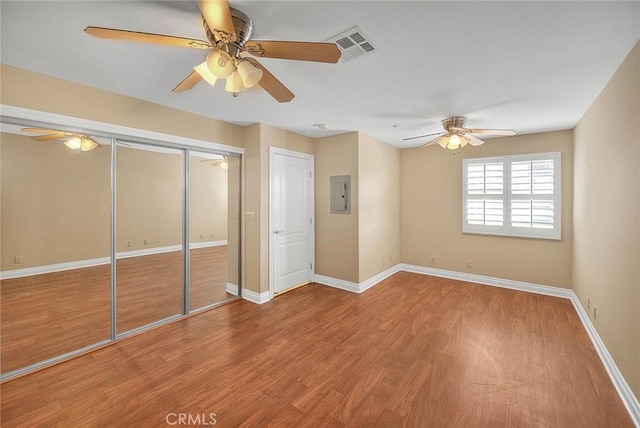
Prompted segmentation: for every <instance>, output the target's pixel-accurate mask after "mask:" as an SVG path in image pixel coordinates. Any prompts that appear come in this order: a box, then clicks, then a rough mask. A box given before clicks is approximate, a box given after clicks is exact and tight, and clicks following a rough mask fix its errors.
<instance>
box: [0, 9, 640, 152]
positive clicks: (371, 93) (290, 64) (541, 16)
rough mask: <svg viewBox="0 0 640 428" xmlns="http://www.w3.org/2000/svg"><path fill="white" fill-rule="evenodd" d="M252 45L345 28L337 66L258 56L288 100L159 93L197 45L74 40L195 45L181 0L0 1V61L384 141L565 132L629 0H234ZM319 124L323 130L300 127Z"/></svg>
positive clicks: (192, 23) (598, 72)
mask: <svg viewBox="0 0 640 428" xmlns="http://www.w3.org/2000/svg"><path fill="white" fill-rule="evenodd" d="M230 4H231V5H232V6H233V7H236V8H237V9H239V10H241V11H243V12H244V13H246V14H247V15H249V16H250V17H251V18H252V19H253V22H254V33H253V37H252V38H253V39H263V40H300V41H325V40H328V39H329V38H331V37H333V36H335V35H337V34H340V33H342V32H344V31H346V30H348V29H350V28H352V27H354V26H356V25H358V26H359V27H360V28H361V29H362V31H363V32H364V33H365V34H366V35H367V36H368V38H369V39H370V40H371V42H372V43H373V45H374V46H375V48H376V52H375V53H373V54H370V55H367V56H363V57H361V58H358V59H356V60H353V61H351V62H348V63H342V62H339V63H338V64H321V63H308V62H300V61H287V60H277V59H261V60H260V62H261V63H262V64H263V65H264V66H265V67H267V68H268V69H269V70H270V71H271V72H272V73H273V74H274V75H275V76H276V77H277V78H278V79H279V80H280V81H282V82H283V83H284V84H285V85H287V87H288V88H289V89H291V90H292V91H293V92H294V93H295V94H296V98H294V100H293V101H292V102H290V103H288V104H279V103H277V102H276V101H275V100H273V99H272V98H271V97H270V96H269V95H268V94H267V93H266V92H264V91H263V90H261V89H260V88H258V87H256V88H253V89H251V90H249V91H247V92H243V93H241V94H240V96H239V97H238V98H233V97H232V96H231V95H230V94H228V93H226V92H224V90H223V87H222V85H217V86H216V87H210V86H208V85H207V84H206V83H204V82H201V83H200V84H198V85H197V86H196V87H195V88H194V89H192V90H191V91H188V92H185V93H182V94H174V93H172V92H171V89H172V88H173V87H174V86H175V85H176V84H177V83H179V82H180V81H181V80H182V79H183V78H184V77H186V76H187V75H188V74H189V73H190V72H191V71H192V69H191V68H192V67H193V66H194V65H197V64H199V63H200V62H202V61H203V60H204V58H205V56H206V53H207V51H203V50H198V49H183V48H176V47H164V46H155V45H149V44H138V43H131V42H122V41H115V40H105V39H98V38H94V37H91V36H88V35H87V34H85V33H84V32H83V29H84V28H85V27H86V26H88V25H92V26H101V27H112V28H120V29H128V30H134V31H142V32H150V33H162V34H169V35H175V36H183V37H192V38H198V39H206V37H205V35H204V31H203V30H202V24H201V22H202V21H201V17H200V15H199V11H198V7H197V4H196V3H195V2H191V1H142V2H133V1H47V2H33V1H7V0H2V1H1V2H0V15H1V27H0V30H1V50H0V58H1V61H2V63H5V64H9V65H12V66H16V67H20V68H25V69H28V70H33V71H36V72H40V73H44V74H47V75H51V76H55V77H59V78H62V79H67V80H71V81H74V82H79V83H83V84H86V85H90V86H93V87H96V88H101V89H106V90H109V91H113V92H117V93H121V94H126V95H129V96H133V97H136V98H141V99H144V100H148V101H151V102H154V103H158V104H163V105H166V106H170V107H174V108H178V109H181V110H186V111H190V112H193V113H197V114H200V115H204V116H209V117H213V118H216V119H221V120H225V121H229V122H233V123H238V124H250V123H255V122H263V123H267V124H271V125H274V126H277V127H279V128H283V129H288V130H292V131H295V132H299V133H301V134H304V135H309V136H312V137H320V136H326V135H333V134H338V133H342V132H346V131H355V130H359V131H363V132H365V133H367V134H369V135H371V136H373V137H376V138H378V139H380V140H382V141H384V142H386V143H389V144H392V145H394V146H397V147H411V146H417V145H420V144H422V142H421V140H413V141H410V142H403V141H402V139H403V138H407V137H411V136H415V135H420V134H426V133H430V132H438V131H440V130H441V125H440V121H441V120H442V119H443V118H445V117H447V116H452V115H462V116H467V117H468V119H469V120H468V123H467V124H468V126H470V127H474V128H483V127H484V128H487V127H490V128H511V129H514V130H516V131H517V132H518V133H521V134H524V133H534V132H543V131H550V130H559V129H568V128H572V127H573V126H574V125H575V124H576V122H577V121H578V120H579V119H580V118H581V117H582V115H583V114H584V112H585V111H586V109H587V108H588V107H589V105H590V104H591V103H592V102H593V100H594V99H595V98H596V96H597V95H598V94H599V93H600V91H601V90H602V88H603V87H604V85H605V84H606V83H607V82H608V81H609V79H610V78H611V76H612V75H613V73H614V72H615V70H616V69H617V68H618V66H619V65H620V63H621V62H622V61H623V59H624V58H625V56H626V55H627V54H628V53H629V51H630V50H631V48H632V47H633V46H634V45H635V43H636V42H637V41H638V39H639V38H640V2H637V1H635V2H612V1H605V2H569V1H559V2H538V1H533V2H516V1H503V2H484V1H482V2H428V1H335V2H333V1H331V2H330V1H284V2H271V1H234V0H231V1H230ZM321 123H322V124H326V125H327V128H328V129H326V130H321V129H318V128H317V127H315V126H313V125H314V124H321Z"/></svg>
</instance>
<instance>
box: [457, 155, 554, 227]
mask: <svg viewBox="0 0 640 428" xmlns="http://www.w3.org/2000/svg"><path fill="white" fill-rule="evenodd" d="M462 170H463V177H462V181H463V189H462V194H463V201H462V207H463V213H462V231H463V232H464V233H480V234H489V235H505V236H521V237H529V238H545V239H560V236H561V233H560V153H559V152H554V153H538V154H531V155H517V156H502V157H496V158H477V159H464V160H463V168H462Z"/></svg>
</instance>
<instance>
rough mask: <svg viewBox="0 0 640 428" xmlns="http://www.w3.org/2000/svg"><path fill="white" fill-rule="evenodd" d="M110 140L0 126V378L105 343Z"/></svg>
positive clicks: (107, 334) (108, 311)
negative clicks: (0, 341)
mask: <svg viewBox="0 0 640 428" xmlns="http://www.w3.org/2000/svg"><path fill="white" fill-rule="evenodd" d="M110 142H111V140H110V139H108V138H98V137H94V136H91V135H84V134H72V133H64V132H60V131H58V130H56V129H43V128H32V127H25V126H19V125H13V124H2V135H1V137H0V168H1V177H0V194H1V199H2V200H1V205H0V207H1V233H0V236H1V242H0V246H1V250H2V251H1V252H0V254H1V266H0V271H1V277H0V278H2V280H1V281H0V285H1V293H2V295H1V297H0V298H1V300H0V302H1V304H0V305H1V307H0V313H1V323H0V330H1V331H0V333H1V335H2V347H1V355H0V361H1V370H2V373H3V374H4V373H9V372H14V371H19V370H20V369H22V368H24V367H28V366H32V365H34V364H37V363H42V362H45V361H47V360H49V359H51V358H54V357H58V356H61V355H64V354H67V353H69V352H72V351H77V350H81V349H83V348H85V347H88V346H90V345H95V344H99V343H102V342H106V341H108V340H109V339H110V335H111V333H110V328H111V309H110V308H111V306H110V301H111V258H110V248H111V247H110V242H111V239H110V236H111V234H110V221H111V220H110V213H111V147H110Z"/></svg>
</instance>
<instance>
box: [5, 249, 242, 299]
mask: <svg viewBox="0 0 640 428" xmlns="http://www.w3.org/2000/svg"><path fill="white" fill-rule="evenodd" d="M221 245H227V241H204V242H194V243H191V244H189V249H191V250H193V249H198V248H208V247H218V246H221ZM181 250H182V245H167V246H164V247H153V248H142V249H140V250H130V251H119V252H117V253H116V260H120V259H128V258H130V257H141V256H150V255H153V254H162V253H171V252H173V251H181ZM110 262H111V258H110V257H98V258H95V259H86V260H76V261H73V262H64V263H55V264H51V265H44V266H35V267H30V268H24V269H13V270H6V271H3V272H0V280H3V279H13V278H22V277H25V276H33V275H43V274H46V273H53V272H63V271H66V270H73V269H82V268H87V267H94V266H101V265H106V264H109V263H110ZM236 293H237V292H236Z"/></svg>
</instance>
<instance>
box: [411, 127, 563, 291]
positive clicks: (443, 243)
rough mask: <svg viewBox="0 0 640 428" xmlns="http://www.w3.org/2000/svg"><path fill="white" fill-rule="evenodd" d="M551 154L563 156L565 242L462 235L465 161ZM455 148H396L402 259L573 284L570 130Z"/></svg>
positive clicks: (462, 270)
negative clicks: (398, 169)
mask: <svg viewBox="0 0 640 428" xmlns="http://www.w3.org/2000/svg"><path fill="white" fill-rule="evenodd" d="M552 151H559V152H561V154H562V155H561V156H562V240H560V241H555V240H544V239H527V238H506V237H496V236H487V235H471V234H463V233H462V159H463V158H467V157H469V158H474V157H486V156H499V155H507V154H521V153H542V152H552ZM456 153H458V152H451V151H448V150H442V149H441V148H439V147H437V146H436V147H431V148H427V149H419V148H416V149H407V150H402V151H401V153H400V189H401V191H400V199H401V208H400V212H401V223H400V229H401V232H400V233H401V260H402V262H404V263H410V264H415V265H420V266H428V267H433V268H438V269H446V270H452V271H458V272H466V273H472V274H478V275H486V276H492V277H496V278H505V279H511V280H517V281H525V282H532V283H536V284H542V285H552V286H556V287H563V288H571V257H572V256H571V253H572V230H571V229H572V228H571V217H572V212H573V210H572V198H573V196H572V187H573V180H572V177H573V172H572V164H573V160H572V132H571V131H560V132H550V133H543V134H531V135H522V136H515V137H507V138H500V139H497V138H495V139H491V140H488V141H487V143H485V144H483V145H482V146H478V147H472V146H467V147H465V148H464V150H461V151H460V152H459V153H460V154H456ZM432 256H433V257H435V260H436V262H435V263H431V257H432ZM467 260H471V261H472V268H471V269H469V268H467V267H466V266H467Z"/></svg>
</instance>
